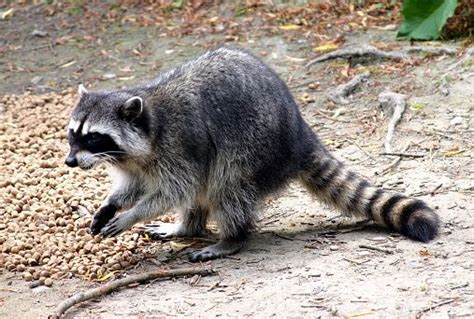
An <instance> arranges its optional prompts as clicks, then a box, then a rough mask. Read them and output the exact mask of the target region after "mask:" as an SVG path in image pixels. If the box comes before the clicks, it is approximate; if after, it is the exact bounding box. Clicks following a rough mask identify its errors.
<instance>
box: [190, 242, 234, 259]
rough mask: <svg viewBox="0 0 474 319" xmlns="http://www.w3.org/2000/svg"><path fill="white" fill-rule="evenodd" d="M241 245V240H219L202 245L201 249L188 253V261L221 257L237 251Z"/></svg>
mask: <svg viewBox="0 0 474 319" xmlns="http://www.w3.org/2000/svg"><path fill="white" fill-rule="evenodd" d="M242 247H243V242H241V241H233V240H221V241H219V242H218V243H217V244H214V245H211V246H207V247H204V248H203V249H201V250H198V251H193V252H190V253H189V254H188V257H189V261H191V262H197V261H207V260H211V259H217V258H222V257H225V256H227V255H232V254H235V253H236V252H238V251H239V250H240V249H242Z"/></svg>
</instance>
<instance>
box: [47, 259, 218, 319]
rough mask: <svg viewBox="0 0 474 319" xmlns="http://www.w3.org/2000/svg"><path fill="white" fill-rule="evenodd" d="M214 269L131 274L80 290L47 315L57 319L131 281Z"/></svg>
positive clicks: (196, 273) (185, 274)
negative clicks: (69, 310)
mask: <svg viewBox="0 0 474 319" xmlns="http://www.w3.org/2000/svg"><path fill="white" fill-rule="evenodd" d="M215 273H216V271H215V270H214V269H212V268H209V267H208V268H201V267H199V268H181V269H170V270H157V271H150V272H146V273H143V274H138V275H133V276H129V277H126V278H122V279H119V280H114V281H111V282H108V283H106V284H105V285H102V286H100V287H97V288H93V289H90V290H88V291H86V292H80V293H77V294H75V295H73V296H72V297H70V298H68V299H66V300H64V301H63V302H61V303H60V304H59V305H58V306H57V307H56V309H55V310H54V314H52V315H50V316H48V318H49V319H59V318H61V316H62V315H63V314H64V313H65V312H66V311H67V310H68V309H69V308H71V307H72V306H74V305H76V304H78V303H80V302H83V301H87V300H89V299H94V298H97V297H101V296H103V295H106V294H108V293H111V292H112V291H114V290H116V289H118V288H120V287H125V286H128V285H130V284H133V283H141V282H145V281H150V280H153V279H159V278H175V277H183V276H194V275H200V276H208V275H213V274H215Z"/></svg>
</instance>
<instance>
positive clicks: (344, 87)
mask: <svg viewBox="0 0 474 319" xmlns="http://www.w3.org/2000/svg"><path fill="white" fill-rule="evenodd" d="M369 75H370V72H364V73H361V74H358V75H356V76H355V77H354V78H353V79H352V80H350V81H349V82H347V83H344V84H341V85H339V86H338V87H336V88H335V89H334V90H331V91H330V92H329V93H328V94H327V98H328V99H329V100H331V101H332V102H334V103H336V104H347V103H349V101H348V100H347V99H346V98H347V96H349V94H351V93H352V92H353V91H354V90H355V89H356V88H357V87H358V86H359V85H360V84H361V83H362V82H364V81H365V80H367V78H368V77H369Z"/></svg>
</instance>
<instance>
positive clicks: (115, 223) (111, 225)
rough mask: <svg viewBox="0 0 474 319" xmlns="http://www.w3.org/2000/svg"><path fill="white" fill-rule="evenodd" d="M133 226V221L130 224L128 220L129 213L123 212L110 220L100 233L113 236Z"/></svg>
mask: <svg viewBox="0 0 474 319" xmlns="http://www.w3.org/2000/svg"><path fill="white" fill-rule="evenodd" d="M132 226H133V223H132V224H130V223H129V222H128V218H127V214H123V215H120V216H117V217H115V218H113V219H112V220H110V221H109V222H108V223H107V225H105V226H104V227H103V228H102V229H101V230H100V234H101V235H102V236H104V237H113V236H117V235H118V234H120V233H122V232H124V231H126V230H127V229H130V227H132Z"/></svg>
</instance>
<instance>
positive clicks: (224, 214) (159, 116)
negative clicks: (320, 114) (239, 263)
mask: <svg viewBox="0 0 474 319" xmlns="http://www.w3.org/2000/svg"><path fill="white" fill-rule="evenodd" d="M79 96H80V97H79V101H78V103H77V105H76V106H75V108H74V109H73V111H72V114H71V119H70V123H69V127H68V139H69V145H70V152H69V154H68V156H67V158H66V164H67V165H68V166H70V167H76V166H78V167H80V168H82V169H90V168H93V167H94V166H96V165H97V164H99V163H106V164H107V165H108V166H109V168H110V173H111V175H112V178H113V183H112V190H111V192H110V194H109V195H108V196H107V198H106V199H105V201H104V202H103V204H102V205H101V207H100V208H99V210H98V212H97V213H96V214H95V215H94V217H93V220H92V223H91V232H92V234H101V235H102V236H104V237H108V236H117V235H118V234H120V233H122V232H123V231H126V230H128V229H130V228H131V227H132V226H133V225H134V224H136V223H138V222H145V221H147V220H151V219H153V218H155V217H157V216H159V215H160V214H163V213H164V212H167V211H170V210H173V209H176V208H179V209H181V210H182V213H183V214H182V222H181V223H179V224H175V225H173V224H159V225H151V226H150V227H148V228H147V231H148V232H149V233H150V234H151V235H153V236H155V237H159V238H166V237H172V236H183V237H195V236H203V235H204V234H205V232H206V222H207V220H208V218H209V217H213V218H214V219H215V220H216V221H217V223H218V226H219V228H220V240H219V242H218V243H216V244H214V245H210V246H208V247H205V248H204V249H201V250H197V251H194V252H191V253H190V254H189V258H190V260H191V261H205V260H210V259H214V258H219V257H223V256H226V255H229V254H233V253H236V252H238V251H239V250H240V249H241V248H242V247H243V244H244V243H245V240H246V239H247V236H248V234H249V231H250V230H251V229H252V228H253V227H254V226H255V220H256V210H257V206H258V204H259V203H260V202H261V201H262V199H264V198H265V197H266V196H268V195H270V194H273V193H275V192H276V191H278V190H280V189H282V188H283V187H284V186H286V185H287V184H288V183H289V182H290V181H294V180H298V181H300V182H301V183H302V184H303V185H304V186H305V187H306V188H307V189H308V190H309V191H310V192H311V193H313V194H314V195H315V196H316V197H317V198H319V199H320V200H321V201H322V202H324V203H326V204H328V205H330V206H332V207H334V208H336V209H338V210H340V211H342V212H344V213H346V214H349V215H357V216H363V217H366V218H368V219H371V220H373V221H375V222H376V223H377V224H380V225H383V226H386V227H387V228H390V229H393V230H396V231H398V232H400V233H402V234H404V235H405V236H407V237H409V238H411V239H414V240H418V241H421V242H427V241H429V240H431V239H433V238H434V237H435V236H436V235H437V233H438V229H439V218H438V216H437V214H436V213H435V212H434V211H433V210H432V209H430V208H429V207H428V206H427V205H426V204H425V203H424V202H423V201H421V200H418V199H414V198H410V197H407V196H405V195H403V194H397V193H390V192H387V191H385V190H383V189H381V188H378V187H376V186H374V185H373V184H371V183H370V182H369V181H367V180H365V179H364V178H362V177H361V176H360V175H358V174H356V173H354V172H353V171H351V170H350V169H348V168H347V167H346V166H345V165H344V164H343V163H342V162H341V161H339V160H338V159H336V158H335V157H334V156H333V155H331V154H330V153H329V152H328V150H327V149H326V148H325V147H324V146H323V144H322V143H321V142H320V141H319V139H318V137H317V136H316V134H315V133H314V132H313V131H312V130H311V128H310V126H309V125H308V124H307V123H306V122H305V121H304V120H303V118H302V116H301V113H300V111H299V109H298V106H297V104H296V102H295V100H294V98H293V97H292V95H291V93H290V91H289V89H288V87H287V86H286V84H285V83H284V82H283V81H282V80H281V79H280V78H279V76H278V75H277V74H276V73H275V72H274V71H273V70H272V69H271V68H270V67H269V66H267V65H266V64H265V63H263V62H262V61H261V60H260V59H259V58H257V57H256V56H254V55H253V54H251V53H250V52H247V51H246V50H243V49H240V48H230V47H220V48H217V49H214V50H211V51H209V52H207V53H205V54H203V55H201V56H199V57H197V58H196V59H194V60H192V61H189V62H187V63H185V64H183V65H181V66H178V67H176V68H174V69H172V70H170V71H168V72H166V73H163V74H161V75H159V76H158V77H157V78H155V79H153V80H151V81H149V82H146V83H144V84H141V85H137V86H135V87H131V88H125V89H119V90H111V91H97V92H88V91H87V90H86V89H85V88H84V87H83V86H80V87H79ZM118 211H123V212H122V213H121V214H119V215H118V216H115V215H116V213H117V212H118Z"/></svg>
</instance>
